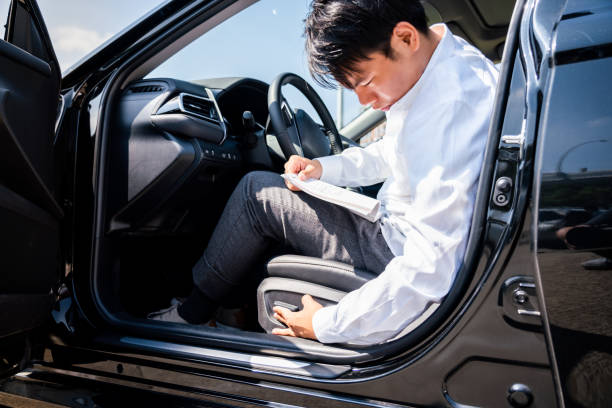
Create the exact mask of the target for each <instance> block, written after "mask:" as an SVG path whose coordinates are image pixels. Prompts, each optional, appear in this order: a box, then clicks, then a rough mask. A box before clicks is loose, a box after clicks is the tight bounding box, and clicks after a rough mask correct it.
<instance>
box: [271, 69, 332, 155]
mask: <svg viewBox="0 0 612 408" xmlns="http://www.w3.org/2000/svg"><path fill="white" fill-rule="evenodd" d="M286 84H290V85H293V86H294V87H295V88H297V89H298V90H299V91H300V92H301V93H302V94H303V95H304V96H305V97H306V99H308V101H309V102H310V104H311V105H312V106H313V107H314V109H315V111H316V112H317V113H318V114H319V117H320V118H321V120H322V121H323V129H322V128H321V126H320V125H319V124H317V123H316V122H315V121H314V120H312V118H311V117H310V116H309V115H308V114H307V113H306V112H304V111H303V110H301V109H298V110H296V111H295V112H294V111H293V110H292V109H291V108H290V107H289V104H288V103H287V101H286V100H285V98H284V97H283V94H282V90H281V88H282V87H283V85H286ZM268 110H269V112H270V123H271V125H272V129H273V130H274V132H275V134H276V138H277V139H278V144H279V145H280V147H281V149H282V151H283V153H284V155H285V157H286V158H287V159H289V156H291V155H294V154H297V155H299V156H304V157H308V158H310V159H312V158H314V157H321V156H328V155H330V154H339V153H341V152H342V140H341V139H340V135H339V133H338V129H336V124H335V123H334V121H333V119H332V117H331V115H330V114H329V111H328V110H327V107H325V104H324V103H323V101H322V100H321V98H320V97H319V95H318V94H317V92H316V91H315V90H314V89H313V88H312V87H311V86H310V85H309V84H308V83H307V82H306V81H305V80H304V79H303V78H301V77H299V76H298V75H296V74H292V73H289V72H286V73H283V74H280V75H279V76H278V77H276V79H275V80H274V81H273V82H272V84H271V85H270V88H269V89H268Z"/></svg>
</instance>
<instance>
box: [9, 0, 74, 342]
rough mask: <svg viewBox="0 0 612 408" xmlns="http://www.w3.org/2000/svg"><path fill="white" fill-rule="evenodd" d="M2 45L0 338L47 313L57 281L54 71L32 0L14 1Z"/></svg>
mask: <svg viewBox="0 0 612 408" xmlns="http://www.w3.org/2000/svg"><path fill="white" fill-rule="evenodd" d="M10 14H11V15H10V18H9V24H8V30H7V36H6V38H7V41H4V40H0V225H1V226H2V227H1V228H0V251H1V252H0V253H1V254H2V256H0V274H1V276H2V279H1V280H0V308H1V310H2V318H0V338H3V337H6V336H9V335H12V334H15V333H19V332H23V331H27V330H29V329H32V328H33V327H36V326H37V325H39V324H40V323H41V322H42V321H43V320H44V319H45V318H46V317H47V316H48V315H49V309H50V305H51V300H52V297H51V292H52V288H53V286H54V284H55V283H57V281H58V279H59V271H60V268H59V265H60V221H61V219H62V217H63V211H62V208H61V206H60V204H59V201H60V200H59V188H58V186H59V185H60V180H59V178H58V176H59V175H58V174H57V172H56V171H55V166H56V162H57V161H58V160H57V153H58V152H56V151H55V147H54V139H55V118H56V113H57V106H58V100H59V87H60V74H59V66H58V64H57V60H56V59H55V54H54V53H53V49H52V48H51V46H50V43H49V41H48V34H47V31H46V28H45V27H44V24H43V23H42V19H41V17H40V12H39V10H38V7H37V6H36V3H34V2H30V1H14V2H13V4H12V7H11V13H10Z"/></svg>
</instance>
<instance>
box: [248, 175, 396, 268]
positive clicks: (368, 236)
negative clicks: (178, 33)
mask: <svg viewBox="0 0 612 408" xmlns="http://www.w3.org/2000/svg"><path fill="white" fill-rule="evenodd" d="M244 181H245V182H246V183H247V185H246V186H245V187H246V194H247V199H249V200H250V201H251V204H252V208H253V211H254V212H256V213H257V214H256V215H257V216H256V218H257V219H258V221H259V227H260V228H261V229H262V232H263V233H264V234H265V235H266V236H268V237H269V238H272V239H274V240H276V241H278V242H280V243H281V244H283V245H284V246H285V247H288V248H290V250H292V251H293V252H294V253H296V254H300V255H306V256H312V257H317V258H322V259H328V260H337V261H340V262H345V263H348V264H352V265H354V266H355V267H357V268H363V269H366V270H369V271H372V272H375V273H380V272H382V270H383V269H384V268H385V266H386V264H387V263H388V262H389V261H390V260H391V259H392V258H393V254H392V253H391V250H390V249H389V247H388V246H387V243H386V242H385V240H384V237H383V236H382V233H381V230H380V223H378V222H375V223H372V222H370V221H368V220H366V219H364V218H362V217H359V216H357V215H355V214H353V213H351V212H350V211H348V210H346V209H345V208H343V207H340V206H337V205H335V204H331V203H329V202H327V201H323V200H320V199H318V198H316V197H312V196H310V195H308V194H306V193H304V192H293V191H291V190H289V189H288V188H287V187H286V185H285V182H284V180H283V179H282V178H281V177H280V175H278V174H276V173H271V172H261V171H257V172H252V173H249V174H248V175H247V176H245V180H244Z"/></svg>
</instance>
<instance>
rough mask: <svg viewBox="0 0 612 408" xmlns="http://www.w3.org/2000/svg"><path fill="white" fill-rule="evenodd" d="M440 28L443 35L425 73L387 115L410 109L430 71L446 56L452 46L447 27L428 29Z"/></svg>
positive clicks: (437, 25)
mask: <svg viewBox="0 0 612 408" xmlns="http://www.w3.org/2000/svg"><path fill="white" fill-rule="evenodd" d="M440 26H442V27H444V34H443V35H442V38H441V39H440V42H439V43H438V45H437V46H436V49H435V50H434V52H433V54H432V55H431V58H430V59H429V62H428V63H427V66H426V67H425V71H423V74H422V75H421V77H420V78H419V79H418V80H417V82H416V83H415V84H414V86H413V87H412V88H410V89H409V90H408V92H406V93H405V94H404V96H402V97H401V98H400V99H398V101H397V102H395V103H394V104H393V105H391V108H390V109H389V111H388V112H387V114H388V115H390V114H393V113H394V112H405V111H406V110H408V109H410V107H411V106H412V103H413V102H414V99H415V98H416V97H417V95H418V94H419V91H420V89H421V88H422V87H423V84H424V83H425V82H427V78H428V77H429V76H430V74H431V71H432V70H433V67H434V66H435V65H437V64H438V63H439V61H440V60H441V59H443V58H444V56H445V55H446V54H448V52H449V49H450V48H451V46H452V40H453V39H452V36H453V35H452V33H451V32H450V30H449V29H448V27H447V26H446V24H444V23H440V24H434V25H432V26H431V27H430V28H435V27H440Z"/></svg>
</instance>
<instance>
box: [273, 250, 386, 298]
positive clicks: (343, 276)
mask: <svg viewBox="0 0 612 408" xmlns="http://www.w3.org/2000/svg"><path fill="white" fill-rule="evenodd" d="M267 268H268V275H269V276H275V277H281V278H289V279H296V280H301V281H305V282H311V283H316V284H318V285H321V286H325V287H328V288H331V289H336V290H340V291H343V292H351V291H353V290H355V289H358V288H360V287H361V286H362V285H363V284H364V283H366V282H367V281H369V280H371V279H374V278H375V277H376V276H377V275H376V274H375V273H373V272H368V271H365V270H360V269H357V268H355V267H354V266H352V265H349V264H345V263H342V262H337V261H327V260H324V259H320V258H313V257H309V256H301V255H281V256H278V257H276V258H273V259H272V260H270V261H269V262H268V266H267Z"/></svg>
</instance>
